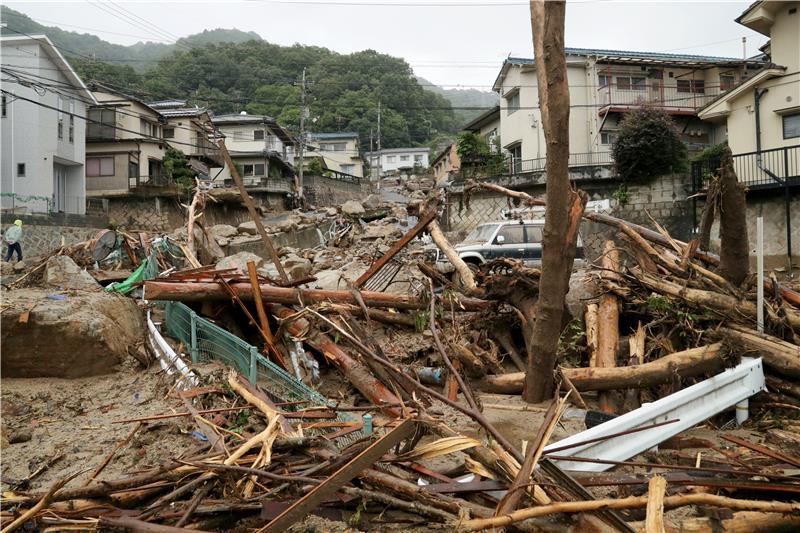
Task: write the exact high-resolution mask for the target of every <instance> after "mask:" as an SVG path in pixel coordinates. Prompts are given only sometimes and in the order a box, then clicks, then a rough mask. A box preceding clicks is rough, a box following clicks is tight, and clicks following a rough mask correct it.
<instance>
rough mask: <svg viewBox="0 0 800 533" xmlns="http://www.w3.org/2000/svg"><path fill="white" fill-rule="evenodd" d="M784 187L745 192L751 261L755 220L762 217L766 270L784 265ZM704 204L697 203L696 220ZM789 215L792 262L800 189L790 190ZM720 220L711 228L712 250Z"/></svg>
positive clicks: (799, 230)
mask: <svg viewBox="0 0 800 533" xmlns="http://www.w3.org/2000/svg"><path fill="white" fill-rule="evenodd" d="M784 195H785V192H784V190H783V189H777V190H771V191H749V192H748V193H747V212H746V213H745V217H746V218H747V242H748V244H749V246H750V262H751V263H752V265H753V266H755V255H756V244H757V243H756V219H757V218H758V217H763V219H764V265H765V267H766V268H767V269H772V268H786V267H787V264H788V261H787V254H786V252H787V251H788V246H787V238H786V198H785V196H784ZM704 207H705V206H704V204H703V203H702V202H699V203H698V207H697V218H698V223H699V219H700V216H701V213H702V212H703V208H704ZM789 216H790V217H791V222H790V224H789V227H790V228H791V236H792V257H793V263H794V265H798V264H799V263H800V188H797V187H795V188H793V189H790V195H789ZM719 247H720V240H719V220H718V219H715V221H714V225H713V226H712V227H711V250H712V251H714V252H717V253H719Z"/></svg>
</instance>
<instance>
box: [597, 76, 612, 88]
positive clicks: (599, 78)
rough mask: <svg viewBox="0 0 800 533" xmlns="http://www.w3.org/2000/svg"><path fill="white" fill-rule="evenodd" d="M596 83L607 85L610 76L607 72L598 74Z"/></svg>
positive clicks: (602, 85) (601, 85)
mask: <svg viewBox="0 0 800 533" xmlns="http://www.w3.org/2000/svg"><path fill="white" fill-rule="evenodd" d="M597 85H598V86H600V87H608V86H609V85H611V76H610V75H609V74H598V76H597Z"/></svg>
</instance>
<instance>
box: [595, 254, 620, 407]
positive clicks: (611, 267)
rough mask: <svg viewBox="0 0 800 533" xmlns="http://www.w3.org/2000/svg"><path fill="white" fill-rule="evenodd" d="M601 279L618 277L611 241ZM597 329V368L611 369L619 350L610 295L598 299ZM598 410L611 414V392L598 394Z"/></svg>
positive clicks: (615, 309)
mask: <svg viewBox="0 0 800 533" xmlns="http://www.w3.org/2000/svg"><path fill="white" fill-rule="evenodd" d="M602 265H603V273H602V276H603V278H606V279H616V278H618V277H619V251H618V250H617V248H616V246H614V243H613V242H612V241H606V244H605V246H604V248H603V259H602ZM598 318H599V322H598V329H597V357H596V358H595V366H596V367H597V368H613V367H615V366H617V351H618V350H619V300H618V299H617V296H616V295H614V294H612V293H610V292H609V293H606V294H603V295H602V296H601V297H600V306H599V313H598ZM599 400H600V409H601V410H603V411H605V412H607V413H613V412H615V409H614V402H613V394H612V393H611V392H601V393H600V394H599Z"/></svg>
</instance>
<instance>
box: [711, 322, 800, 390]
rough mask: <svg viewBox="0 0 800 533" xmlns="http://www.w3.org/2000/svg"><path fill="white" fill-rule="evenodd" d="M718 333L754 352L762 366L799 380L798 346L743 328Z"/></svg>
mask: <svg viewBox="0 0 800 533" xmlns="http://www.w3.org/2000/svg"><path fill="white" fill-rule="evenodd" d="M719 333H721V334H722V335H724V336H725V337H728V338H730V339H733V340H735V341H736V342H737V344H738V343H741V344H743V345H744V347H745V348H748V349H750V350H755V351H757V352H758V354H759V355H760V356H761V357H762V359H764V364H765V365H767V366H768V367H770V368H771V369H772V370H774V371H775V372H777V373H778V374H781V375H783V376H786V377H790V378H795V379H797V378H800V346H797V345H795V344H791V343H788V342H786V341H783V340H780V339H778V338H775V337H770V336H769V335H766V334H764V333H759V332H757V331H748V330H745V329H744V328H739V327H729V328H720V329H719Z"/></svg>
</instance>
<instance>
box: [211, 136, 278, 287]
mask: <svg viewBox="0 0 800 533" xmlns="http://www.w3.org/2000/svg"><path fill="white" fill-rule="evenodd" d="M217 144H218V145H219V151H220V153H221V154H222V157H223V159H225V164H226V165H228V168H229V169H230V171H231V177H232V178H233V181H235V182H236V186H237V187H238V188H239V194H241V195H242V201H244V205H245V206H246V207H247V211H249V212H250V217H251V218H252V219H253V222H255V224H256V229H257V230H258V233H259V235H261V239H262V240H263V241H264V244H265V245H266V246H267V250H268V251H269V255H270V257H271V258H272V262H273V263H274V264H275V268H277V269H278V275H280V277H281V281H282V282H283V283H284V284H287V283H289V277H288V276H287V275H286V271H285V270H284V269H283V265H282V264H281V260H280V258H278V252H277V251H275V246H273V245H272V239H270V238H269V235H267V230H265V229H264V224H262V223H261V217H260V216H259V215H258V212H257V211H256V206H255V204H253V199H252V198H250V195H249V194H247V189H245V188H244V182H243V181H242V177H241V176H240V175H239V171H238V170H236V167H235V166H234V164H233V160H232V159H231V154H229V153H228V149H227V148H226V147H225V139H220V140H219V142H218V143H217Z"/></svg>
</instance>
